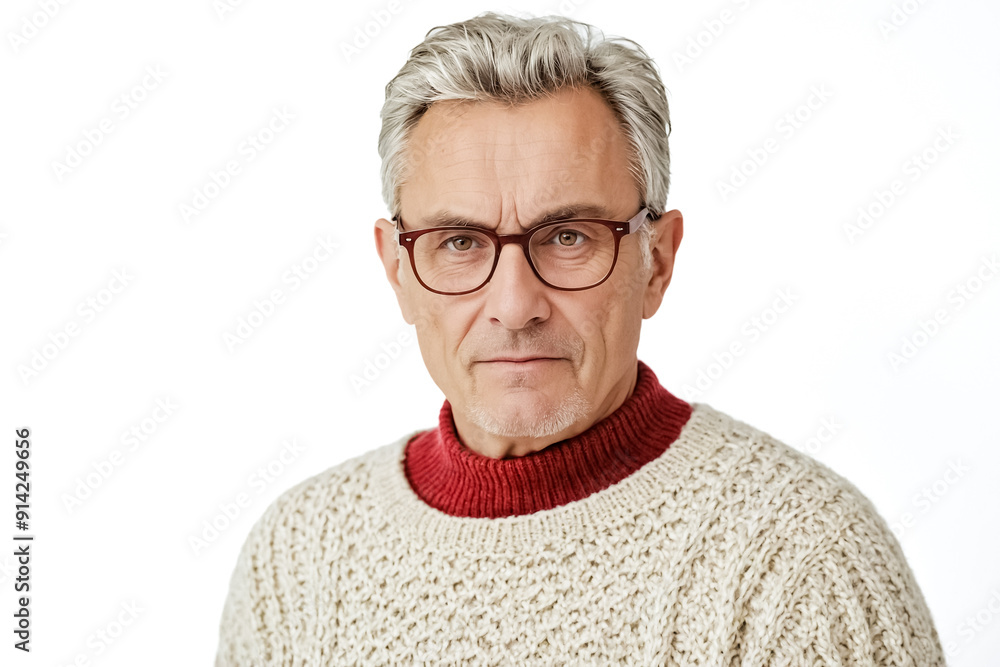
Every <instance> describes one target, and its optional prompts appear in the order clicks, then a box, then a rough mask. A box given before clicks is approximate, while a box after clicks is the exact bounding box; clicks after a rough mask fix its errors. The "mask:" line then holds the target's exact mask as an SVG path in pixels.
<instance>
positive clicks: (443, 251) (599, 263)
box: [393, 208, 651, 296]
mask: <svg viewBox="0 0 1000 667" xmlns="http://www.w3.org/2000/svg"><path fill="white" fill-rule="evenodd" d="M650 216H651V213H650V211H649V209H648V208H643V209H642V210H641V211H639V212H638V213H637V214H636V215H635V217H633V218H632V219H631V220H628V221H626V222H616V221H613V220H594V219H590V218H578V219H572V220H556V221H554V222H547V223H545V224H541V225H538V226H537V227H534V228H532V229H531V230H529V231H527V232H525V233H524V234H496V233H494V232H493V231H491V230H489V229H481V228H478V227H461V226H455V227H431V228H428V229H417V230H413V231H404V230H402V229H401V227H402V225H403V220H402V218H400V217H399V216H396V217H395V218H393V222H395V223H396V242H397V243H398V244H399V245H400V246H402V247H404V248H406V251H407V253H408V254H409V256H410V266H411V267H413V274H414V275H415V276H416V278H417V281H418V282H419V283H420V284H421V285H423V287H424V288H425V289H427V290H430V291H431V292H434V293H435V294H447V295H455V296H457V295H459V294H469V293H470V292H475V291H476V290H478V289H480V288H481V287H482V286H483V285H485V284H486V283H488V282H489V281H490V278H492V277H493V272H494V271H495V270H496V268H497V263H498V262H499V261H500V251H501V250H502V249H503V246H505V245H507V244H508V243H514V244H517V245H519V246H521V250H522V252H524V256H525V258H526V259H527V260H528V265H529V266H530V267H531V270H532V271H533V272H534V273H535V276H537V277H538V279H539V280H540V281H542V283H543V284H545V285H547V286H549V287H552V288H554V289H558V290H566V291H571V292H572V291H577V290H585V289H590V288H592V287H597V286H598V285H600V284H601V283H603V282H604V281H605V280H607V279H608V277H609V276H610V275H611V272H612V271H613V270H614V268H615V264H616V263H617V261H618V246H619V242H620V241H621V238H622V237H623V236H625V235H626V234H632V233H634V232H635V231H636V230H638V229H639V228H640V227H641V226H642V225H643V224H644V223H645V222H646V221H647V220H648V219H649V218H650Z"/></svg>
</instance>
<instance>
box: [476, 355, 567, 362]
mask: <svg viewBox="0 0 1000 667" xmlns="http://www.w3.org/2000/svg"><path fill="white" fill-rule="evenodd" d="M559 358H560V357H543V356H537V357H495V358H493V359H481V360H480V362H482V363H491V362H496V361H503V362H507V363H513V364H521V363H525V362H527V361H555V360H556V359H559Z"/></svg>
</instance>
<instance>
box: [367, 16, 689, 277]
mask: <svg viewBox="0 0 1000 667" xmlns="http://www.w3.org/2000/svg"><path fill="white" fill-rule="evenodd" d="M584 86H589V87H591V88H593V89H594V90H596V91H597V92H598V93H600V94H601V95H602V97H603V98H604V99H605V100H606V101H607V103H608V104H609V106H610V107H611V110H612V111H613V112H614V114H615V116H616V118H617V119H618V121H619V123H620V124H621V128H622V131H623V133H624V135H625V137H626V139H627V141H628V143H629V146H630V149H631V155H630V156H629V171H630V172H631V174H632V177H633V180H634V181H635V183H636V186H637V189H638V190H639V192H640V193H641V194H642V196H643V202H644V204H645V206H646V207H647V208H649V210H650V211H651V213H652V214H653V217H654V218H656V217H659V215H661V214H662V213H663V212H664V210H665V209H666V201H667V191H668V189H669V187H670V150H669V148H668V144H667V137H668V136H669V134H670V114H669V109H668V107H667V98H666V93H665V91H664V87H663V83H662V81H661V80H660V77H659V74H658V73H657V70H656V65H655V64H654V63H653V61H652V59H651V58H650V57H649V55H648V54H647V53H646V51H645V50H644V49H643V48H642V47H641V46H640V45H639V44H636V43H635V42H633V41H632V40H628V39H625V38H605V37H604V35H603V33H601V31H600V30H598V29H597V28H595V27H593V26H591V25H588V24H586V23H581V22H579V21H574V20H572V19H568V18H565V17H561V16H545V17H539V18H518V17H514V16H507V15H502V14H497V13H493V12H486V13H484V14H480V15H479V16H477V17H475V18H473V19H469V20H467V21H462V22H460V23H453V24H451V25H446V26H438V27H436V28H432V29H431V30H430V31H429V32H428V33H427V36H426V37H425V38H424V41H423V42H422V43H420V44H419V45H417V47H416V48H414V49H413V50H412V51H411V52H410V57H409V59H408V60H407V61H406V64H404V65H403V67H402V69H400V70H399V73H398V74H397V75H396V76H395V77H394V78H393V79H392V81H390V82H389V83H388V85H386V87H385V104H384V105H383V106H382V130H381V132H380V133H379V139H378V152H379V156H380V157H381V158H382V167H381V177H382V198H383V199H384V200H385V203H386V206H388V208H389V210H390V211H391V215H392V216H393V217H394V216H397V215H399V213H400V207H401V205H400V201H399V189H400V186H401V184H402V183H403V181H404V180H405V178H406V173H407V169H406V167H407V162H408V156H407V155H406V151H405V149H406V147H407V143H408V139H409V136H410V133H411V132H412V130H413V128H414V127H415V126H416V124H417V122H418V121H419V120H420V118H421V116H422V115H423V114H424V112H426V111H427V109H428V108H430V106H431V104H433V103H434V102H439V101H444V100H474V101H496V102H503V103H507V104H519V103H523V102H528V101H531V100H536V99H539V98H541V97H543V96H547V95H551V94H552V93H554V92H556V91H557V90H559V89H562V88H574V87H584ZM653 240H654V239H653V236H652V226H651V225H648V224H647V225H643V226H642V227H641V228H640V241H645V242H641V243H640V247H641V248H642V260H643V268H644V270H648V269H649V267H650V266H651V265H652V254H651V250H650V248H651V245H652V243H653Z"/></svg>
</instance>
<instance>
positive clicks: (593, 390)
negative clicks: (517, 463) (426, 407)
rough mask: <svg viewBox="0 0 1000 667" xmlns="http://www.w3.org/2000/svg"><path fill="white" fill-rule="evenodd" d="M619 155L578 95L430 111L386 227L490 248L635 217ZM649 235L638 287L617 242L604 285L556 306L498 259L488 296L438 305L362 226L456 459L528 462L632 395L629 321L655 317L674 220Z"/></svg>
mask: <svg viewBox="0 0 1000 667" xmlns="http://www.w3.org/2000/svg"><path fill="white" fill-rule="evenodd" d="M628 155H629V152H628V143H627V140H626V139H625V136H624V134H623V133H622V131H621V129H620V127H619V125H618V122H617V121H616V119H615V117H614V114H613V112H612V111H611V109H610V107H609V106H608V105H607V103H606V102H605V101H604V100H603V98H602V97H601V96H600V95H599V94H598V93H597V92H595V91H593V90H591V89H589V88H585V89H565V90H562V91H560V92H558V93H556V94H554V95H553V96H552V97H549V98H545V99H542V100H537V101H533V102H529V103H527V104H523V105H519V106H515V107H506V106H502V105H499V104H495V103H480V102H464V101H448V102H438V103H435V104H434V105H432V106H431V107H430V109H428V111H427V112H426V113H425V114H424V115H423V117H422V118H421V119H420V121H419V122H418V123H417V125H416V127H415V128H414V130H413V132H412V134H411V138H410V142H409V144H408V146H407V157H408V158H409V159H408V162H407V165H408V172H407V174H406V179H405V181H404V183H403V185H402V187H401V189H400V202H401V206H402V209H401V216H400V217H401V218H402V220H403V224H404V227H405V228H406V229H408V230H416V229H422V228H427V227H434V226H440V225H442V224H453V223H442V222H441V220H442V219H445V218H451V219H455V218H461V219H464V220H467V221H469V222H470V223H474V224H478V225H483V226H487V227H489V228H491V229H494V230H495V231H496V232H497V233H499V234H513V233H522V232H524V231H526V230H527V229H529V228H531V227H533V226H535V225H537V224H539V223H540V222H541V221H542V220H543V219H546V218H547V217H548V218H549V219H551V216H557V217H558V218H568V217H592V218H601V219H606V220H617V221H625V220H628V219H629V218H631V217H632V216H634V215H635V214H636V213H637V212H638V211H639V210H640V208H641V207H642V200H641V197H640V194H639V192H638V190H637V188H636V184H635V182H634V180H633V177H632V175H631V174H630V172H629V166H628ZM647 224H653V225H654V226H655V227H656V228H657V232H658V241H657V243H656V246H655V247H654V250H653V258H654V266H653V268H652V270H651V271H649V272H644V271H643V270H642V260H641V253H640V248H639V245H638V244H639V238H638V236H637V235H635V234H632V235H627V236H625V237H624V238H623V239H622V241H621V247H620V250H619V255H618V261H617V264H616V265H615V268H614V272H613V273H612V274H611V277H610V278H608V279H607V280H606V281H605V282H604V283H602V284H601V285H598V286H597V287H594V288H592V289H589V290H582V291H578V292H568V291H561V290H556V289H554V288H551V287H547V286H546V285H544V284H542V283H541V282H540V281H539V280H538V278H537V277H536V276H535V275H534V273H533V272H532V270H531V267H530V266H529V265H528V262H527V260H526V258H525V256H524V253H523V252H522V250H521V249H520V248H519V247H517V246H515V245H507V246H505V247H504V249H503V251H502V252H501V254H500V259H499V263H498V264H497V267H496V271H495V272H494V274H493V277H492V278H491V280H490V282H489V283H487V284H486V285H485V286H484V287H482V288H481V289H480V290H478V291H476V292H473V293H471V294H465V295H460V296H448V295H439V294H434V293H433V292H430V291H428V290H426V289H424V288H423V287H422V286H421V285H420V284H419V283H418V282H417V280H416V278H415V277H414V275H413V271H412V268H411V267H410V266H409V258H408V256H407V254H406V253H405V252H404V251H401V250H400V249H399V248H398V246H397V245H396V243H395V240H394V238H393V230H394V226H393V224H392V223H391V222H389V221H387V220H384V219H382V220H379V221H378V222H377V223H376V231H375V237H376V245H377V247H378V250H379V255H380V257H381V258H382V261H383V264H384V265H385V269H386V276H387V277H388V279H389V282H390V284H391V285H392V287H393V289H394V290H395V292H396V296H397V298H398V301H399V304H400V308H401V310H402V313H403V317H404V318H405V319H406V321H407V322H409V323H410V324H414V325H415V327H416V331H417V337H418V340H419V344H420V351H421V354H422V355H423V359H424V362H425V364H426V365H427V369H428V371H429V372H430V374H431V377H432V378H433V379H434V382H435V383H436V384H437V385H438V387H440V388H441V391H442V392H443V393H444V395H445V396H446V397H447V399H448V401H449V402H450V403H451V405H452V410H453V414H454V420H455V425H456V428H457V431H458V433H459V436H460V437H461V439H462V441H463V443H464V444H465V445H466V446H467V447H469V448H471V449H473V450H475V451H478V452H480V453H482V454H484V455H487V456H493V457H496V458H502V457H505V456H521V455H524V454H527V453H530V452H532V451H537V450H539V449H542V448H544V447H545V446H547V445H549V444H551V443H553V442H558V441H560V440H563V439H566V438H568V437H571V436H573V435H576V434H577V433H580V432H583V431H584V430H586V429H587V428H589V427H590V426H591V425H592V424H594V423H596V422H597V421H600V420H601V419H603V418H604V417H606V416H607V415H609V414H611V413H612V412H614V410H616V409H617V408H618V407H619V406H620V405H621V403H622V402H624V400H625V399H626V398H627V397H628V396H629V395H630V394H631V392H632V390H633V388H634V386H635V379H636V370H637V359H636V349H637V346H638V342H639V331H640V326H641V321H642V319H643V318H644V317H650V316H651V315H652V314H653V313H655V312H656V310H657V309H658V307H659V305H660V302H661V300H662V297H663V293H664V291H665V290H666V287H667V284H668V283H669V281H670V275H671V273H672V268H673V255H674V253H675V252H676V249H677V246H678V245H679V243H680V237H681V234H682V220H681V216H680V213H679V212H677V211H671V212H669V213H666V214H664V215H663V216H661V217H660V218H659V220H657V221H655V222H647Z"/></svg>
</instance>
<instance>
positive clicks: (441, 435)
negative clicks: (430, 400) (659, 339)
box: [404, 361, 691, 519]
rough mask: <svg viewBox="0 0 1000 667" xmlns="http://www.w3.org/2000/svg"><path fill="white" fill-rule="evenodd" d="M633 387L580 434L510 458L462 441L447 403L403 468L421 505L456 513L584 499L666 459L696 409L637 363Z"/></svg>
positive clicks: (506, 512)
mask: <svg viewBox="0 0 1000 667" xmlns="http://www.w3.org/2000/svg"><path fill="white" fill-rule="evenodd" d="M637 366H638V368H637V372H636V381H635V389H634V390H633V391H632V395H631V396H629V397H628V398H627V399H625V402H624V403H623V404H622V405H621V407H619V408H618V409H617V410H616V411H615V412H613V413H612V414H610V415H608V417H607V418H606V419H602V420H601V421H599V422H598V423H596V424H594V425H593V426H591V427H590V428H589V429H587V430H586V431H584V432H583V433H580V434H579V435H577V436H575V437H573V438H571V439H569V440H563V441H562V442H557V443H554V444H552V445H549V446H548V447H546V448H545V449H543V450H541V451H538V452H533V453H531V454H527V455H525V456H517V457H512V458H507V459H494V458H491V457H489V456H483V455H481V454H479V453H477V452H475V451H473V450H471V449H469V448H468V447H466V446H465V445H464V444H463V443H462V441H461V440H460V439H459V437H458V434H457V433H456V431H455V421H454V419H453V418H452V413H451V403H449V402H448V401H447V400H446V401H445V402H444V405H443V406H442V408H441V413H440V415H439V417H438V427H437V428H436V429H431V430H429V431H427V432H425V433H422V434H420V435H419V436H417V437H416V438H414V439H413V440H412V441H410V443H409V444H408V445H407V446H406V454H405V457H404V469H405V471H406V478H407V480H408V481H409V482H410V486H411V487H412V488H413V490H414V492H415V493H416V494H417V495H418V496H419V497H420V499H421V500H423V501H424V502H426V503H427V504H428V505H430V506H431V507H435V508H437V509H439V510H441V511H442V512H445V513H446V514H451V515H453V516H470V517H490V518H494V519H495V518H499V517H504V516H514V515H518V514H531V513H533V512H539V511H541V510H547V509H552V508H553V507H558V506H559V505H565V504H566V503H570V502H573V501H574V500H580V499H582V498H586V497H587V496H589V495H590V494H592V493H596V492H598V491H600V490H602V489H606V488H607V487H609V486H611V485H612V484H615V483H617V482H620V481H621V480H623V479H625V478H626V477H628V476H629V475H631V474H632V473H633V472H635V471H636V470H638V469H639V468H641V467H642V466H644V465H646V464H647V463H649V462H650V461H652V460H653V459H655V458H656V457H658V456H660V455H661V454H663V450H665V449H666V448H667V447H669V446H670V444H671V443H672V442H673V441H674V440H676V439H677V436H678V435H680V432H681V429H682V428H683V427H684V424H685V423H687V420H688V419H689V418H690V417H691V406H690V405H688V404H687V403H685V402H684V401H682V400H681V399H679V398H677V397H676V396H674V395H673V394H671V393H670V392H669V391H667V390H666V389H664V388H663V386H662V385H660V382H659V380H658V379H657V377H656V374H655V373H654V372H653V370H652V369H651V368H650V367H649V366H647V365H646V364H644V363H643V362H642V361H639V363H638V365H637Z"/></svg>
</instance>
